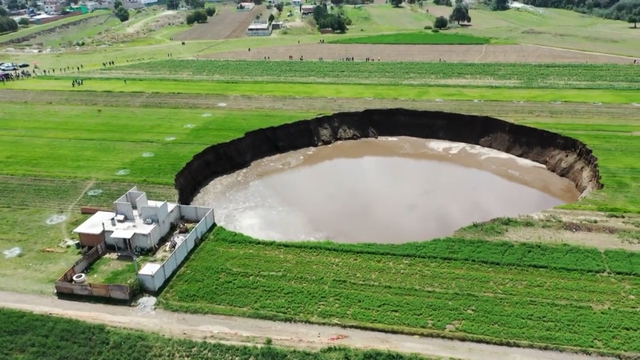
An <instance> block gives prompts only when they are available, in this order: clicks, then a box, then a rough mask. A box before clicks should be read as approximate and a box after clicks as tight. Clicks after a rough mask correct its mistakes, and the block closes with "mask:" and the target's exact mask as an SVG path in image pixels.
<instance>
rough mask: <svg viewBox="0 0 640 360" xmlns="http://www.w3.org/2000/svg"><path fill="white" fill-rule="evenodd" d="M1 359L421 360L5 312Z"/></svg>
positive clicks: (0, 334)
mask: <svg viewBox="0 0 640 360" xmlns="http://www.w3.org/2000/svg"><path fill="white" fill-rule="evenodd" d="M0 324H2V326H0V359H22V360H30V359H33V360H43V359H47V360H56V359H60V360H75V359H83V360H84V359H91V360H100V359H105V360H142V359H216V360H231V359H233V360H276V359H277V360H298V359H300V360H302V359H304V360H325V359H326V360H347V359H352V360H364V359H378V360H392V359H393V360H417V359H423V358H422V357H419V356H417V355H402V354H398V353H391V352H383V351H376V350H367V351H360V350H353V349H346V348H338V347H331V348H327V349H323V350H320V351H319V352H311V351H300V350H292V349H279V348H275V347H273V346H264V347H260V348H258V347H255V346H253V347H250V346H237V345H235V346H234V345H223V344H220V343H210V342H205V341H192V340H184V339H175V338H166V337H163V336H160V335H156V334H151V333H143V332H139V331H127V330H121V329H114V328H109V327H105V326H103V325H96V324H89V323H85V322H81V321H77V320H69V319H64V318H58V317H51V316H44V315H35V314H30V313H26V312H22V311H15V310H9V309H0Z"/></svg>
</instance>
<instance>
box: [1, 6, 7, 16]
mask: <svg viewBox="0 0 640 360" xmlns="http://www.w3.org/2000/svg"><path fill="white" fill-rule="evenodd" d="M7 15H9V12H8V11H7V9H5V8H3V7H0V16H7Z"/></svg>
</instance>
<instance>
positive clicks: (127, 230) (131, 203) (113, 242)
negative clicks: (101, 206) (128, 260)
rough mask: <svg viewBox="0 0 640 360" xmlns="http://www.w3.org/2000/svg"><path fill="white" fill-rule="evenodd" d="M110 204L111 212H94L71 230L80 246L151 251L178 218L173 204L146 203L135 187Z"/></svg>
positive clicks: (144, 194) (149, 201)
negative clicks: (102, 245) (112, 206)
mask: <svg viewBox="0 0 640 360" xmlns="http://www.w3.org/2000/svg"><path fill="white" fill-rule="evenodd" d="M113 204H114V210H115V211H113V212H111V211H98V212H97V213H95V214H94V215H93V216H91V217H90V218H89V219H87V221H85V222H84V223H82V224H81V225H80V226H78V227H77V228H75V229H74V230H73V232H74V233H75V234H78V236H79V238H80V243H81V244H82V246H96V245H98V244H100V243H102V242H103V241H104V242H106V243H107V245H109V246H113V247H115V248H116V249H128V250H132V249H134V248H136V247H138V248H142V249H148V248H152V247H154V246H156V245H157V243H158V241H160V239H161V238H162V237H163V236H164V235H165V234H166V233H167V232H169V229H170V228H171V224H172V223H176V222H177V221H178V220H179V217H180V211H179V208H178V205H177V204H174V203H168V202H166V201H153V200H148V199H147V195H146V193H144V192H141V191H138V189H137V188H136V187H133V188H132V189H131V190H129V191H127V193H125V194H124V195H122V196H121V197H120V198H119V199H118V200H116V201H115V202H114V203H113Z"/></svg>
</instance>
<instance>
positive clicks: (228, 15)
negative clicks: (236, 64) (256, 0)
mask: <svg viewBox="0 0 640 360" xmlns="http://www.w3.org/2000/svg"><path fill="white" fill-rule="evenodd" d="M265 13H267V16H269V15H268V12H267V10H266V7H265V6H264V5H259V6H256V7H255V8H254V9H253V10H251V11H235V10H234V9H225V10H223V12H222V13H220V14H217V15H216V16H214V17H213V18H211V19H210V20H209V21H208V22H206V23H204V24H196V25H194V26H193V27H192V28H191V29H189V30H187V31H185V32H183V33H180V34H178V35H176V36H174V39H175V40H180V41H186V40H223V39H235V38H242V37H245V36H246V35H245V32H246V31H247V27H248V26H249V25H250V24H251V22H252V21H254V20H255V18H256V15H258V14H262V15H263V16H264V14H265Z"/></svg>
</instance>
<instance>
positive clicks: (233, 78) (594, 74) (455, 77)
mask: <svg viewBox="0 0 640 360" xmlns="http://www.w3.org/2000/svg"><path fill="white" fill-rule="evenodd" d="M428 36H437V35H428ZM447 36H448V35H447ZM383 60H384V58H383ZM637 71H638V69H637V68H636V67H633V66H628V65H615V64H511V63H507V64H503V63H483V64H474V63H444V62H436V63H426V62H384V61H381V62H368V63H367V62H323V61H293V62H292V61H272V62H262V61H224V60H221V61H197V60H161V61H152V62H146V63H139V64H131V65H125V66H119V67H117V68H110V69H105V70H102V71H100V72H99V75H100V76H107V77H109V76H115V75H112V74H118V75H124V76H127V77H131V78H136V77H138V78H143V77H144V78H154V77H155V78H160V77H171V78H175V76H176V75H180V76H184V77H193V78H197V79H208V80H217V81H230V82H255V81H265V82H267V81H268V82H271V83H272V82H287V83H293V82H304V83H349V84H357V83H360V84H366V83H376V84H403V83H406V84H430V85H433V84H438V83H444V82H446V83H448V84H455V83H460V84H468V85H474V84H477V85H483V84H485V85H486V84H491V85H497V86H503V87H527V88H606V89H636V90H640V77H638V76H636V74H637ZM300 73H305V74H308V76H304V77H296V74H300ZM637 101H638V102H640V95H639V96H637Z"/></svg>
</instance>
